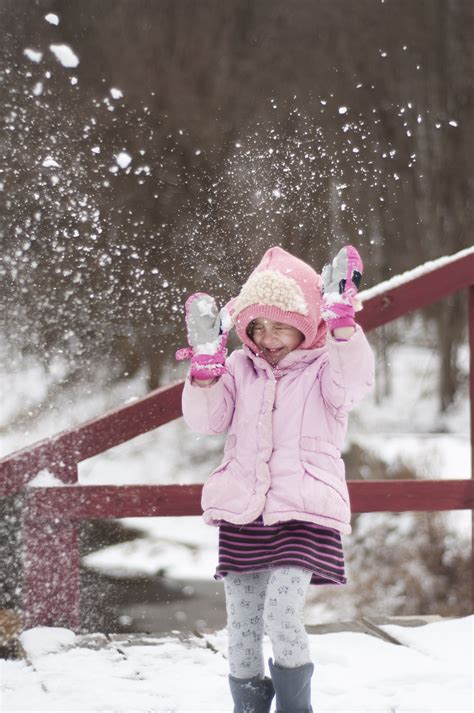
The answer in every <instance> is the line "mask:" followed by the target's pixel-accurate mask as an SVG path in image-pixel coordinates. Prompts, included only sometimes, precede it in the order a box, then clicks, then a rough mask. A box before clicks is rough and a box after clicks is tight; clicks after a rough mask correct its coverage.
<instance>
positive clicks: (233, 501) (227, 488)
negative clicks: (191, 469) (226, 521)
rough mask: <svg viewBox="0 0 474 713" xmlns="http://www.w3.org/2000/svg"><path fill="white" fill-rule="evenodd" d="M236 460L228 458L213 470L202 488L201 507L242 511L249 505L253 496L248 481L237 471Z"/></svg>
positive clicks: (235, 511) (204, 508)
mask: <svg viewBox="0 0 474 713" xmlns="http://www.w3.org/2000/svg"><path fill="white" fill-rule="evenodd" d="M236 467H237V466H236V462H235V460H234V459H233V458H226V459H225V460H224V462H223V463H221V465H220V466H219V467H218V468H216V469H215V470H213V471H212V473H211V475H210V476H209V477H208V479H207V480H206V482H205V483H204V485H203V488H202V494H201V507H202V509H203V510H208V509H209V508H218V509H219V510H226V511H229V512H234V513H241V512H244V510H245V509H246V508H247V507H248V504H249V502H250V498H251V495H252V493H251V491H250V490H249V486H248V481H247V479H245V478H243V477H241V476H240V477H239V474H238V473H236V472H235V469H236Z"/></svg>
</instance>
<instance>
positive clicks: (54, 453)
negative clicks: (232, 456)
mask: <svg viewBox="0 0 474 713" xmlns="http://www.w3.org/2000/svg"><path fill="white" fill-rule="evenodd" d="M460 290H467V297H468V327H469V345H470V377H469V389H470V404H471V410H470V414H471V453H472V452H473V444H474V248H473V249H472V250H464V251H462V252H460V253H457V254H456V255H453V256H450V257H449V258H441V259H440V260H436V261H433V262H432V263H427V264H425V265H423V266H421V267H420V268H416V269H415V270H411V271H410V272H408V273H405V274H404V275H401V276H398V277H396V278H393V279H392V280H389V281H388V282H387V283H382V284H381V285H378V286H376V287H375V288H372V289H370V290H367V291H365V292H363V293H361V297H362V299H363V303H364V310H363V311H362V312H361V313H360V314H359V315H358V321H359V322H360V324H361V325H362V326H363V328H364V329H365V330H366V331H370V330H371V329H374V328H375V327H378V326H380V325H383V324H386V323H388V322H390V321H392V320H394V319H397V318H398V317H401V316H403V315H406V314H408V313H410V312H413V311H415V310H417V309H419V308H421V307H424V306H426V305H428V304H431V303H433V302H436V301H438V300H441V299H443V298H445V297H447V296H448V295H450V294H453V293H455V292H459V291H460ZM182 389H183V383H182V382H180V383H177V384H173V385H171V386H167V387H164V388H160V389H157V390H156V391H154V392H152V393H150V394H148V395H147V396H145V397H143V398H141V399H137V400H136V401H134V402H133V403H131V404H127V405H125V406H122V407H119V408H117V409H114V410H113V411H110V412H109V413H106V414H105V415H103V416H100V417H98V418H94V419H92V420H90V421H87V422H86V423H83V424H82V425H80V426H78V427H75V428H72V429H69V430H67V431H64V432H62V433H59V434H58V435H56V436H54V437H53V438H48V439H46V440H44V441H41V442H39V443H36V444H34V445H32V446H30V447H27V448H25V449H23V450H20V451H17V452H16V453H13V454H11V455H9V456H7V457H6V458H4V459H2V460H0V497H8V496H12V495H14V494H16V495H17V496H19V497H21V499H22V513H23V514H22V561H23V584H22V617H23V622H24V626H25V627H31V626H39V625H44V626H67V627H69V628H72V629H75V630H79V629H80V620H81V616H80V615H81V612H80V576H79V573H80V549H79V530H80V524H81V522H82V521H85V520H89V519H94V520H95V519H107V518H123V517H157V516H169V515H200V514H201V507H200V495H201V489H202V485H156V486H150V485H146V486H131V485H117V486H100V485H96V486H83V485H80V484H79V483H78V464H79V463H80V462H81V461H83V460H85V459H87V458H91V457H93V456H95V455H98V454H100V453H103V452H104V451H106V450H108V449H109V448H112V447H114V446H117V445H119V444H121V443H124V442H125V441H128V440H130V439H132V438H135V437H136V436H138V435H140V434H142V433H146V432H148V431H151V430H152V429H155V428H158V427H159V426H161V425H163V424H165V423H168V422H169V421H172V420H174V419H176V418H179V417H180V416H181V415H182V412H181V393H182ZM43 469H47V470H48V471H49V472H51V473H52V474H54V475H55V476H56V477H57V478H58V479H59V480H60V481H62V483H63V485H62V486H59V487H47V488H44V487H28V483H29V482H30V481H31V480H32V479H33V478H34V477H35V476H36V475H37V473H38V472H39V471H41V470H43ZM453 475H458V474H453ZM459 476H460V477H459V478H456V479H450V480H439V479H438V480H437V479H433V480H387V481H385V480H384V481H367V482H361V481H348V485H349V494H350V499H351V506H352V511H353V512H355V513H360V512H376V511H379V512H380V511H387V512H404V511H441V510H465V509H468V510H473V509H474V480H473V478H472V475H471V477H469V476H468V474H467V473H462V474H461V473H460V474H459ZM471 577H472V578H473V582H474V558H473V560H472V566H471ZM473 591H474V586H473Z"/></svg>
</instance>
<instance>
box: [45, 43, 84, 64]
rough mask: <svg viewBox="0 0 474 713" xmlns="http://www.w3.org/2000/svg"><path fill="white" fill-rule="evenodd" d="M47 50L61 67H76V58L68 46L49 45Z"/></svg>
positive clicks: (77, 59)
mask: <svg viewBox="0 0 474 713" xmlns="http://www.w3.org/2000/svg"><path fill="white" fill-rule="evenodd" d="M49 49H50V50H51V52H52V53H53V54H54V56H55V57H56V59H57V60H58V61H59V62H60V63H61V64H62V65H63V67H77V66H78V64H79V58H78V56H77V55H76V54H75V53H74V52H73V51H72V49H71V48H70V47H69V45H50V46H49Z"/></svg>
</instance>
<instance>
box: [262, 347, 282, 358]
mask: <svg viewBox="0 0 474 713" xmlns="http://www.w3.org/2000/svg"><path fill="white" fill-rule="evenodd" d="M284 349H285V348H284V347H280V348H279V349H265V352H266V354H268V355H269V356H272V357H274V356H278V355H279V354H281V353H282V352H283V351H284Z"/></svg>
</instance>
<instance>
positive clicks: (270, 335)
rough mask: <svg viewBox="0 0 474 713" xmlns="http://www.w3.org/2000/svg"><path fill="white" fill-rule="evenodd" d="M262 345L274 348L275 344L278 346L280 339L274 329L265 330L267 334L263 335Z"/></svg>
mask: <svg viewBox="0 0 474 713" xmlns="http://www.w3.org/2000/svg"><path fill="white" fill-rule="evenodd" d="M262 346H264V347H269V348H270V349H272V348H273V347H275V346H278V339H277V337H276V335H275V333H274V332H272V331H268V332H265V334H264V335H263V337H262Z"/></svg>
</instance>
